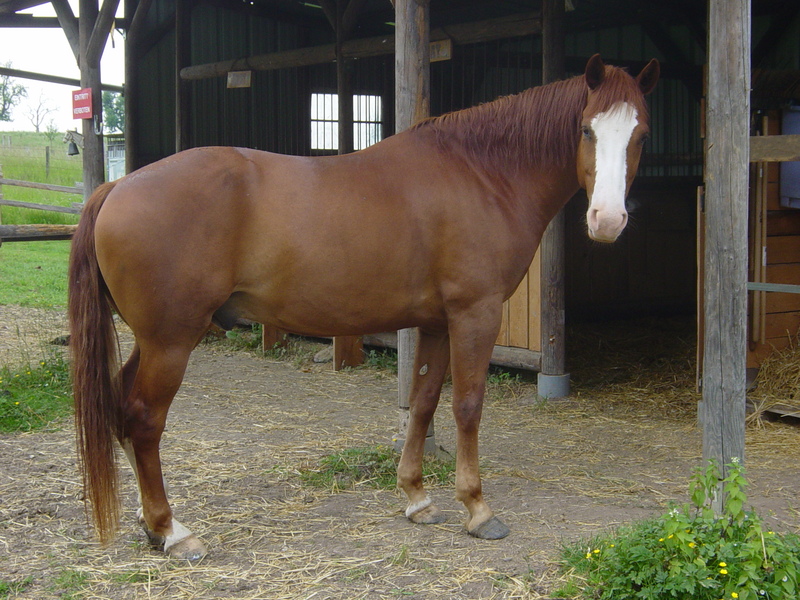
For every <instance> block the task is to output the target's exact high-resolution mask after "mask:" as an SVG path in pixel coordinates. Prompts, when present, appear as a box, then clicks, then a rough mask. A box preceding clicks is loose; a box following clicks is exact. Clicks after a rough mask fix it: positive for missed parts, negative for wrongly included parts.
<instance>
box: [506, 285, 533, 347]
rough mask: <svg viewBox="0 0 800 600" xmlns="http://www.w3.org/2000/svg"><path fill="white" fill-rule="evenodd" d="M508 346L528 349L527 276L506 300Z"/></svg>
mask: <svg viewBox="0 0 800 600" xmlns="http://www.w3.org/2000/svg"><path fill="white" fill-rule="evenodd" d="M507 304H508V344H507V345H508V346H514V347H516V348H527V347H528V320H529V317H528V275H527V274H526V275H525V277H524V278H523V280H522V282H521V283H520V284H519V286H518V287H517V290H516V291H515V292H514V294H513V295H512V296H511V298H509V299H508V302H507Z"/></svg>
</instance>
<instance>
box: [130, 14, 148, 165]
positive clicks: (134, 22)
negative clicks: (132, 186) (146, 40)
mask: <svg viewBox="0 0 800 600" xmlns="http://www.w3.org/2000/svg"><path fill="white" fill-rule="evenodd" d="M151 4H152V0H140V2H139V4H138V5H137V6H136V11H135V12H133V8H132V6H133V4H132V3H131V2H126V3H125V11H126V12H125V17H126V18H127V19H128V22H129V23H130V25H129V26H128V35H127V36H126V37H125V171H126V172H127V173H131V172H133V171H135V170H136V169H138V168H139V167H141V166H142V161H141V157H140V155H139V129H140V126H139V110H138V98H139V89H140V86H139V76H138V75H139V71H138V69H137V68H136V66H137V64H138V63H139V60H140V58H141V56H140V50H139V49H140V48H141V45H140V43H139V41H140V40H141V32H142V27H144V22H145V18H146V17H147V11H148V10H150V5H151Z"/></svg>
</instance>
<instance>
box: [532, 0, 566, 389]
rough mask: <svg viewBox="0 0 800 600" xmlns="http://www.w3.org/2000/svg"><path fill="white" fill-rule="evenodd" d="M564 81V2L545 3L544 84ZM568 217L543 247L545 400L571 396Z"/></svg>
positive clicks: (548, 233) (557, 221) (558, 219)
mask: <svg viewBox="0 0 800 600" xmlns="http://www.w3.org/2000/svg"><path fill="white" fill-rule="evenodd" d="M563 78H564V2H563V0H544V1H543V3H542V83H543V84H547V83H552V82H553V81H558V80H560V79H563ZM564 230H565V214H564V210H563V209H562V210H561V211H559V213H558V214H557V215H556V216H555V218H554V219H553V220H552V221H551V222H550V224H549V225H548V227H547V229H546V230H545V233H544V236H543V237H542V243H541V246H540V257H541V258H540V260H541V279H540V282H541V283H540V290H541V291H540V293H541V299H542V314H541V319H542V327H541V336H542V337H541V348H542V367H541V371H540V372H539V375H538V381H537V383H538V386H537V387H538V393H539V396H541V397H542V398H560V397H563V396H567V395H569V374H568V373H566V346H565V338H566V331H565V322H566V319H565V308H564V263H565V260H566V259H565V254H564V238H565V233H564Z"/></svg>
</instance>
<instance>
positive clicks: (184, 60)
mask: <svg viewBox="0 0 800 600" xmlns="http://www.w3.org/2000/svg"><path fill="white" fill-rule="evenodd" d="M191 6H192V5H191V3H188V2H187V1H186V0H176V1H175V152H180V151H181V150H186V149H187V148H188V147H189V91H190V90H189V82H188V81H185V80H183V79H181V69H183V68H184V67H188V66H189V61H190V60H191V58H190V57H191V46H190V44H191V30H190V26H191V18H192V14H191V12H192V11H191Z"/></svg>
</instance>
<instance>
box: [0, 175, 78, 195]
mask: <svg viewBox="0 0 800 600" xmlns="http://www.w3.org/2000/svg"><path fill="white" fill-rule="evenodd" d="M0 185H13V186H16V187H24V188H33V189H35V190H47V191H49V192H65V193H67V194H82V193H83V188H82V187H72V186H67V185H53V184H50V183H39V182H36V181H21V180H19V179H5V178H3V179H0Z"/></svg>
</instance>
